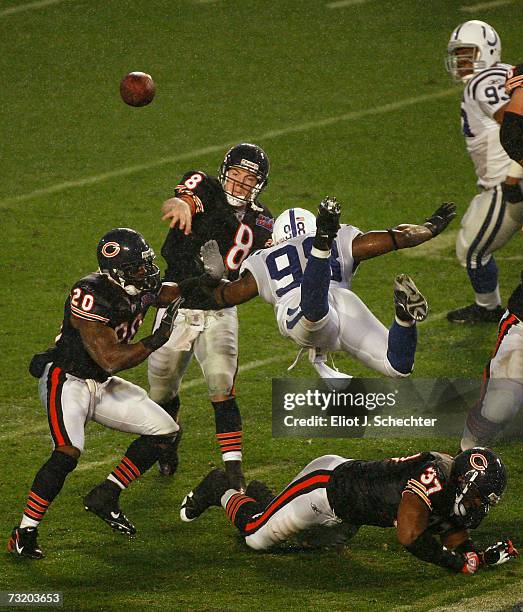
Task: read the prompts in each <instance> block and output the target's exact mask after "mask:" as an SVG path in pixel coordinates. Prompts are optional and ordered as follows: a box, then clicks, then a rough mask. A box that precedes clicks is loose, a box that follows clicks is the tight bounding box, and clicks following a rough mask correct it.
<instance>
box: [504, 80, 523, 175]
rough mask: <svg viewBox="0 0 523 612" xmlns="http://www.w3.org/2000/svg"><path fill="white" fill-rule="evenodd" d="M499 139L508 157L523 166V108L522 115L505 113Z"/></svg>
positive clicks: (522, 90)
mask: <svg viewBox="0 0 523 612" xmlns="http://www.w3.org/2000/svg"><path fill="white" fill-rule="evenodd" d="M520 91H521V92H523V89H520V90H518V91H517V92H516V93H519V92H520ZM514 95H515V94H514ZM522 97H523V94H522ZM499 137H500V141H501V144H502V146H503V148H504V149H505V151H506V152H507V155H508V156H509V157H510V158H511V159H513V160H514V161H516V162H518V163H519V164H521V165H522V166H523V108H522V109H521V114H520V113H516V112H512V111H510V112H509V111H507V112H505V116H504V118H503V124H502V125H501V130H500V132H499Z"/></svg>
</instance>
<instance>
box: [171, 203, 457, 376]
mask: <svg viewBox="0 0 523 612" xmlns="http://www.w3.org/2000/svg"><path fill="white" fill-rule="evenodd" d="M455 215H456V212H455V206H454V204H449V203H446V204H444V205H443V206H441V207H440V208H438V210H437V211H436V212H435V213H434V214H433V215H432V216H431V217H430V218H429V219H427V221H426V223H425V224H424V225H407V224H405V225H399V226H398V227H396V228H393V229H392V228H391V229H388V230H386V231H372V232H367V233H362V232H361V231H360V230H359V229H358V228H356V227H354V226H352V225H343V226H341V228H340V224H339V218H340V205H339V204H338V202H337V201H336V199H335V198H325V199H324V200H323V201H322V202H321V204H320V206H319V209H318V216H317V218H316V219H315V218H314V215H313V214H312V213H311V212H309V211H307V210H304V209H300V208H292V209H290V210H287V211H285V212H283V213H282V214H281V215H280V216H279V217H278V218H277V219H276V221H275V223H274V232H273V242H274V245H273V246H272V247H270V248H267V249H263V250H261V251H257V252H255V253H253V255H251V256H250V257H249V258H248V259H246V260H245V261H244V263H243V266H242V275H241V278H239V279H238V280H236V281H233V282H227V281H223V282H221V283H220V284H219V285H218V286H217V287H216V288H214V289H212V290H209V289H207V287H205V286H204V285H203V284H202V283H204V282H205V279H206V275H203V277H201V278H200V279H194V282H192V283H189V282H187V284H185V285H184V287H183V289H182V294H183V295H186V294H187V295H188V296H190V299H196V297H195V296H196V294H200V296H201V299H202V300H205V299H206V296H209V297H208V298H207V299H208V300H209V302H210V305H212V306H213V307H215V308H218V307H229V306H232V305H234V304H241V303H243V302H246V301H248V300H250V299H251V298H253V297H255V296H256V295H260V296H261V297H262V298H263V299H264V300H265V301H266V302H269V303H270V304H272V305H273V306H274V309H275V314H276V319H277V322H278V327H279V331H280V333H281V334H282V335H283V336H286V337H289V338H291V339H292V340H294V342H296V343H297V344H298V345H299V346H301V347H309V348H311V349H319V352H320V354H323V355H325V353H324V351H329V350H333V351H339V350H343V351H346V352H347V353H349V354H351V355H353V356H354V357H356V358H357V359H359V360H360V361H362V362H363V363H364V364H365V365H366V366H368V367H370V368H372V369H374V370H376V371H377V372H380V373H381V374H384V375H385V376H395V377H401V376H408V375H409V374H410V373H411V371H412V368H413V365H414V355H415V351H416V342H417V332H416V322H417V321H423V320H424V319H425V318H426V316H427V302H426V300H425V298H424V297H423V296H422V295H421V293H420V292H419V291H418V289H417V288H416V286H415V284H414V283H413V281H412V280H411V279H410V278H409V277H408V276H407V275H406V274H400V275H399V276H397V277H396V279H395V281H394V304H395V319H394V321H393V323H392V326H391V327H390V329H387V328H386V327H385V326H384V325H383V324H382V323H381V322H380V321H379V320H378V319H377V318H376V317H375V316H374V315H373V314H372V312H371V311H370V310H369V309H368V308H367V306H366V305H365V304H364V303H363V302H362V300H360V298H359V297H358V296H357V295H356V294H354V293H353V292H352V291H350V286H351V281H352V275H353V273H354V270H355V269H356V267H357V266H358V264H359V263H360V262H361V261H363V260H365V259H370V258H373V257H377V256H378V255H383V254H384V253H388V252H390V251H393V250H395V249H404V248H409V247H414V246H416V245H418V244H422V243H423V242H426V241H427V240H431V239H432V238H433V237H434V236H437V235H438V234H439V233H440V232H442V231H443V230H444V229H445V228H446V227H447V225H448V224H449V223H450V221H451V220H452V219H453V218H454V217H455ZM216 247H217V245H216V243H214V244H213V243H212V242H210V243H209V244H207V245H206V246H205V247H204V249H203V259H204V262H205V265H206V269H207V270H208V273H209V274H210V276H212V277H214V278H215V279H218V278H220V275H221V274H222V272H223V264H222V263H221V256H220V254H219V253H217V252H216V251H217V249H216ZM323 358H325V356H324V357H323ZM317 369H318V368H317ZM320 375H321V371H320ZM334 376H336V375H335V374H334ZM327 377H329V376H327ZM331 377H332V376H331Z"/></svg>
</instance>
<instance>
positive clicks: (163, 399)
mask: <svg viewBox="0 0 523 612" xmlns="http://www.w3.org/2000/svg"><path fill="white" fill-rule="evenodd" d="M268 178H269V159H268V157H267V155H266V154H265V152H264V151H263V150H262V149H261V148H260V147H259V146H257V145H254V144H249V143H241V144H238V145H236V146H234V147H232V148H231V149H230V150H229V151H228V152H227V154H226V155H225V158H224V160H223V163H222V165H221V168H220V172H219V177H218V179H217V178H214V177H212V176H210V175H208V174H206V173H205V172H202V171H200V170H191V171H189V172H186V173H185V174H184V176H183V177H182V179H181V181H180V183H179V184H178V185H177V187H176V189H175V191H174V193H175V195H174V198H171V199H169V200H167V201H166V202H164V204H163V212H164V217H163V219H165V220H170V225H171V229H170V231H169V233H168V234H167V237H166V239H165V242H164V245H163V247H162V255H163V257H164V258H165V260H166V262H167V271H166V273H165V278H164V281H165V282H177V283H178V282H180V281H183V280H184V279H187V278H189V277H192V276H197V275H199V274H200V273H201V272H202V271H203V268H202V264H201V260H200V248H201V246H202V245H203V244H204V243H205V242H207V241H208V240H210V239H215V240H216V241H217V242H218V244H219V247H220V250H221V252H222V253H223V261H224V265H225V267H226V270H227V274H228V277H229V278H230V279H232V280H234V279H236V278H237V277H238V272H239V270H240V266H241V264H242V262H243V260H244V259H245V258H246V257H247V255H249V253H251V252H252V251H253V250H256V249H260V248H263V247H264V246H266V245H267V243H268V241H269V240H270V238H271V232H272V223H273V219H272V215H271V213H270V211H269V210H268V209H267V208H266V207H265V206H264V205H263V204H261V203H260V202H259V200H258V197H259V195H260V193H261V192H262V190H263V189H264V188H265V187H266V185H267V181H268ZM161 316H162V312H161V311H159V312H158V317H157V320H156V324H158V323H159V321H160V318H161ZM193 355H194V356H195V357H196V359H197V361H198V363H199V364H200V367H201V369H202V373H203V376H204V378H205V381H206V383H207V388H208V392H209V397H210V400H211V403H212V405H213V408H214V415H215V425H216V438H217V441H218V444H219V447H220V450H221V454H222V459H223V461H224V463H225V471H226V472H227V474H228V475H229V477H230V479H231V485H233V486H235V487H238V488H241V487H242V486H243V483H244V478H243V473H242V469H241V465H242V464H241V461H242V422H241V416H240V410H239V408H238V404H237V402H236V397H235V395H236V394H235V390H234V380H235V376H236V371H237V369H238V318H237V314H236V308H234V307H230V308H226V309H224V310H221V311H220V312H216V311H215V310H213V309H207V310H206V309H202V308H201V307H200V305H199V304H198V303H196V302H195V301H194V300H191V299H190V298H189V299H187V300H186V302H185V304H184V308H182V309H180V311H179V313H178V318H177V320H176V328H175V331H174V333H173V334H172V336H171V338H170V340H169V341H168V342H167V343H166V344H165V345H164V346H163V347H162V348H161V349H160V350H159V351H156V352H155V353H154V354H153V355H151V357H150V358H149V365H148V376H149V386H150V390H149V395H150V397H151V399H153V400H154V401H155V402H158V403H159V404H160V405H161V406H163V408H164V409H165V410H166V411H167V412H168V413H169V414H170V415H171V416H172V417H173V419H175V420H176V421H177V420H178V412H179V409H180V397H179V395H178V392H179V389H180V384H181V381H182V378H183V375H184V373H185V371H186V369H187V367H188V365H189V362H190V361H191V359H192V356H193ZM179 440H180V438H178V441H177V443H176V445H175V446H174V447H172V448H169V449H166V451H165V452H163V453H162V455H161V457H160V473H161V474H164V475H171V474H174V473H175V472H176V469H177V466H178V453H177V445H178V443H179Z"/></svg>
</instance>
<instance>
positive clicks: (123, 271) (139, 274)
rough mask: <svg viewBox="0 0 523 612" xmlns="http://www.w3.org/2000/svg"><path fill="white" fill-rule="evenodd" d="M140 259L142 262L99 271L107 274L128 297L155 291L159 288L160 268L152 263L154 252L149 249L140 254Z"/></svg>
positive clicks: (133, 262) (138, 261)
mask: <svg viewBox="0 0 523 612" xmlns="http://www.w3.org/2000/svg"><path fill="white" fill-rule="evenodd" d="M142 257H143V259H142V260H137V261H132V262H128V263H125V264H123V265H122V266H121V267H120V268H110V269H108V270H100V271H101V272H103V273H105V274H108V275H109V276H110V277H111V278H112V279H113V280H114V281H116V282H117V283H118V284H119V285H120V287H122V289H124V290H125V292H126V293H127V294H128V295H131V296H135V295H138V294H139V293H142V291H157V290H158V289H159V287H160V268H158V266H157V265H156V264H155V263H154V259H155V255H154V252H153V251H152V249H150V250H149V252H144V253H142Z"/></svg>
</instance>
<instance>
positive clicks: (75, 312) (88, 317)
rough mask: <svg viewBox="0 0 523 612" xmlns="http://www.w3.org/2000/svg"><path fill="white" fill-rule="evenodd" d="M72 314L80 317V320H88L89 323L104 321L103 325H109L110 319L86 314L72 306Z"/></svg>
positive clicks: (89, 313) (92, 313)
mask: <svg viewBox="0 0 523 612" xmlns="http://www.w3.org/2000/svg"><path fill="white" fill-rule="evenodd" d="M71 313H72V314H73V315H74V316H75V317H78V318H79V319H86V320H87V321H102V322H103V323H107V322H108V321H109V319H108V318H107V317H102V316H101V315H97V314H95V313H94V312H85V311H84V310H80V309H79V308H76V306H73V305H72V304H71Z"/></svg>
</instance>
